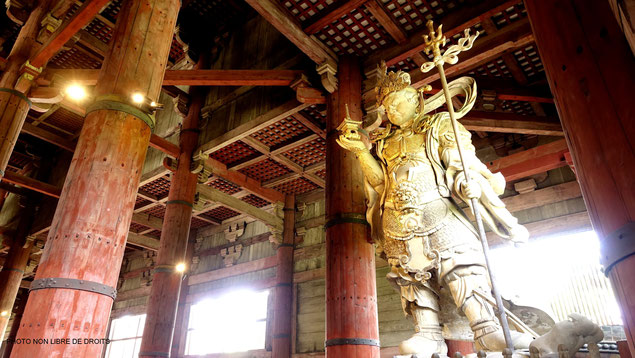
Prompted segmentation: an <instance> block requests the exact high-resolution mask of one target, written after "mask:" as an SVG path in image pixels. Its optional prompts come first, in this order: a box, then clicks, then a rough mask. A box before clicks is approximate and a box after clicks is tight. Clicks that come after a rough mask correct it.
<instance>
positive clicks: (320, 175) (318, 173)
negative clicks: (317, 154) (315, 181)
mask: <svg viewBox="0 0 635 358" xmlns="http://www.w3.org/2000/svg"><path fill="white" fill-rule="evenodd" d="M315 175H317V176H319V177H320V178H322V179H326V168H325V169H322V170H318V171H317V172H315Z"/></svg>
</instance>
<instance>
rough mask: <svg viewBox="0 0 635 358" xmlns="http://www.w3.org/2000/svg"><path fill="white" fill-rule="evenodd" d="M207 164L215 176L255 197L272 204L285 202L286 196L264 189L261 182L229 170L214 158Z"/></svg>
mask: <svg viewBox="0 0 635 358" xmlns="http://www.w3.org/2000/svg"><path fill="white" fill-rule="evenodd" d="M205 164H206V166H209V167H211V168H212V173H213V174H214V175H215V176H218V177H220V178H223V179H225V180H227V181H230V182H232V183H234V184H236V185H238V186H240V187H242V188H244V189H245V190H246V191H248V192H250V193H252V194H254V195H257V196H259V197H261V198H263V199H265V200H267V201H270V202H278V201H279V202H284V194H282V193H281V192H279V191H277V190H273V189H269V188H265V187H263V186H262V185H261V183H260V182H259V181H257V180H255V179H252V178H250V177H248V176H247V175H245V174H243V173H241V172H239V171H236V170H232V169H228V168H227V166H226V165H225V164H223V163H221V162H219V161H218V160H216V159H214V158H209V157H208V158H206V159H205Z"/></svg>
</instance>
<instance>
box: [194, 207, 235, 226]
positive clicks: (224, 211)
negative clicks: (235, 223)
mask: <svg viewBox="0 0 635 358" xmlns="http://www.w3.org/2000/svg"><path fill="white" fill-rule="evenodd" d="M238 215H240V213H239V212H237V211H234V210H232V209H229V208H226V207H224V206H219V207H217V208H214V209H212V210H209V211H206V212H204V213H203V214H201V215H200V216H203V217H205V218H208V219H210V220H214V221H218V222H222V221H223V220H227V219H230V218H233V217H234V216H238Z"/></svg>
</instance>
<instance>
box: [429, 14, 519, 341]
mask: <svg viewBox="0 0 635 358" xmlns="http://www.w3.org/2000/svg"><path fill="white" fill-rule="evenodd" d="M426 25H427V26H428V29H429V30H430V34H429V35H424V36H423V40H424V42H425V48H424V51H425V53H426V54H429V53H430V51H431V50H432V54H433V55H434V59H433V60H432V62H426V63H424V64H422V65H421V71H422V72H423V73H426V72H429V71H430V70H432V69H433V68H434V67H436V68H437V69H438V70H439V77H440V79H441V86H443V93H444V94H445V101H446V103H447V106H448V112H449V113H450V120H451V121H452V130H453V131H454V137H455V140H456V146H457V149H458V151H459V157H460V158H461V165H462V166H463V173H464V175H465V181H466V182H467V183H469V182H470V174H469V172H468V171H467V166H466V165H465V160H464V159H463V149H462V147H461V144H460V142H459V140H460V139H459V130H458V128H457V121H456V118H455V115H454V106H453V105H452V97H451V95H450V90H449V89H448V82H447V80H446V78H445V71H444V70H443V64H444V63H449V64H451V65H454V64H456V63H457V62H458V61H459V58H458V54H459V53H460V52H462V51H467V50H469V49H471V48H472V44H474V40H476V37H477V36H478V35H479V32H478V31H477V32H476V34H474V35H470V29H469V28H468V29H465V31H464V34H465V37H462V38H461V39H459V41H458V44H457V45H452V46H450V47H448V49H447V50H446V51H445V52H444V53H443V55H442V54H441V47H442V46H445V42H446V38H445V36H443V33H442V32H441V27H442V26H443V25H439V27H438V28H437V31H436V32H435V31H434V25H433V23H432V20H428V22H427V24H426ZM470 202H471V204H472V210H473V212H474V217H475V219H476V225H477V227H478V234H479V237H480V239H481V244H482V245H483V254H484V256H485V263H486V264H487V267H488V270H487V271H488V272H489V277H490V281H491V282H492V293H493V295H494V299H495V300H496V306H497V307H496V314H497V315H498V318H499V320H500V322H501V326H502V328H503V334H504V336H505V343H506V344H507V348H509V349H510V350H511V351H512V352H513V351H514V344H513V342H512V338H511V334H510V333H509V323H508V322H507V314H506V313H505V309H504V306H503V300H502V299H501V296H500V294H499V292H498V290H497V288H496V279H495V276H494V270H492V266H491V264H490V260H489V245H488V244H487V237H486V236H485V228H484V227H483V219H482V218H481V213H480V212H479V207H478V201H477V199H476V198H471V199H470Z"/></svg>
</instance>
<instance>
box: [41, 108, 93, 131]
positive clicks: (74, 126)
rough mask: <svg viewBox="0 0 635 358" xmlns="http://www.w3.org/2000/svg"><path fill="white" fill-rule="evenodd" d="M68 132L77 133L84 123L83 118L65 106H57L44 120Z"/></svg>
mask: <svg viewBox="0 0 635 358" xmlns="http://www.w3.org/2000/svg"><path fill="white" fill-rule="evenodd" d="M44 122H45V123H47V124H50V125H52V126H55V127H57V128H60V129H62V130H65V131H67V132H70V133H77V132H79V131H80V130H81V129H82V126H83V125H84V118H83V117H82V116H80V115H79V114H76V113H73V112H71V111H69V110H67V109H65V108H59V109H57V110H56V111H55V112H53V114H51V115H50V116H49V117H48V118H46V120H45V121H44Z"/></svg>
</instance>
